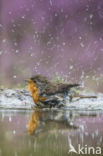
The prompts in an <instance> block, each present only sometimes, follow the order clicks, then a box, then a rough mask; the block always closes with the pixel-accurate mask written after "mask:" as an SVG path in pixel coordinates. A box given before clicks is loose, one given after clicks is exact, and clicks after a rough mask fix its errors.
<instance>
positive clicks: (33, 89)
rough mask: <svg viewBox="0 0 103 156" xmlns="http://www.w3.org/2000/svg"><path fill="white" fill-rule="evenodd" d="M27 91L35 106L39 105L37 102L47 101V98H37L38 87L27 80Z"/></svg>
mask: <svg viewBox="0 0 103 156" xmlns="http://www.w3.org/2000/svg"><path fill="white" fill-rule="evenodd" d="M29 90H30V92H31V94H32V97H33V100H34V102H35V104H37V105H39V102H43V101H45V100H46V99H47V97H42V96H39V89H38V86H37V84H36V83H34V82H33V81H32V80H29Z"/></svg>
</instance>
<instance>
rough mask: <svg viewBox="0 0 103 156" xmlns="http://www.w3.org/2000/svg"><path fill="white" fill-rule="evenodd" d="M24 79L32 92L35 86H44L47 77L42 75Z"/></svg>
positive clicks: (39, 87)
mask: <svg viewBox="0 0 103 156" xmlns="http://www.w3.org/2000/svg"><path fill="white" fill-rule="evenodd" d="M25 81H26V82H28V84H29V90H30V92H34V91H35V90H36V88H38V89H41V88H42V87H44V86H45V84H46V83H48V80H47V78H46V77H45V76H42V75H36V76H32V77H31V78H29V79H28V80H25Z"/></svg>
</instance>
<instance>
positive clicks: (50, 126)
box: [0, 109, 103, 156]
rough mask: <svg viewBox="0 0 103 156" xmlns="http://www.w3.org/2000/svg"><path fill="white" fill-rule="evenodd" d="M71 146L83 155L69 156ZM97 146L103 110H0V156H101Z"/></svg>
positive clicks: (102, 127)
mask: <svg viewBox="0 0 103 156" xmlns="http://www.w3.org/2000/svg"><path fill="white" fill-rule="evenodd" d="M72 146H73V147H74V148H75V150H76V151H77V152H78V146H80V147H83V150H82V152H83V153H80V154H77V153H69V150H70V149H71V147H72ZM89 147H93V148H94V149H93V151H91V153H90V154H88V150H89ZM97 147H100V148H101V149H103V112H102V111H77V110H70V111H69V110H35V111H31V110H5V109H0V156H34V155H35V156H69V155H72V156H74V155H88V156H89V155H95V156H96V155H103V151H102V153H101V154H97V153H96V152H97ZM93 152H94V154H93Z"/></svg>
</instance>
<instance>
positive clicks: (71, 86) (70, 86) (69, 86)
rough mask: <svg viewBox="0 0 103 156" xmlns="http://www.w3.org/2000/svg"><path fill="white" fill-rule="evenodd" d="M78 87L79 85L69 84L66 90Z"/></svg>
mask: <svg viewBox="0 0 103 156" xmlns="http://www.w3.org/2000/svg"><path fill="white" fill-rule="evenodd" d="M78 86H80V84H69V85H68V88H73V87H78Z"/></svg>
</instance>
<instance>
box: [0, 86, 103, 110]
mask: <svg viewBox="0 0 103 156" xmlns="http://www.w3.org/2000/svg"><path fill="white" fill-rule="evenodd" d="M85 95H88V94H87V93H85ZM91 95H92V94H91ZM96 95H97V98H84V99H78V100H76V99H74V100H73V101H72V102H70V101H69V99H67V102H66V107H65V108H64V109H66V110H68V109H69V110H103V94H100V93H98V94H96ZM34 105H35V104H34V102H33V100H32V97H31V95H30V93H29V91H28V90H23V89H0V108H5V109H31V108H32V106H34Z"/></svg>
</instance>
